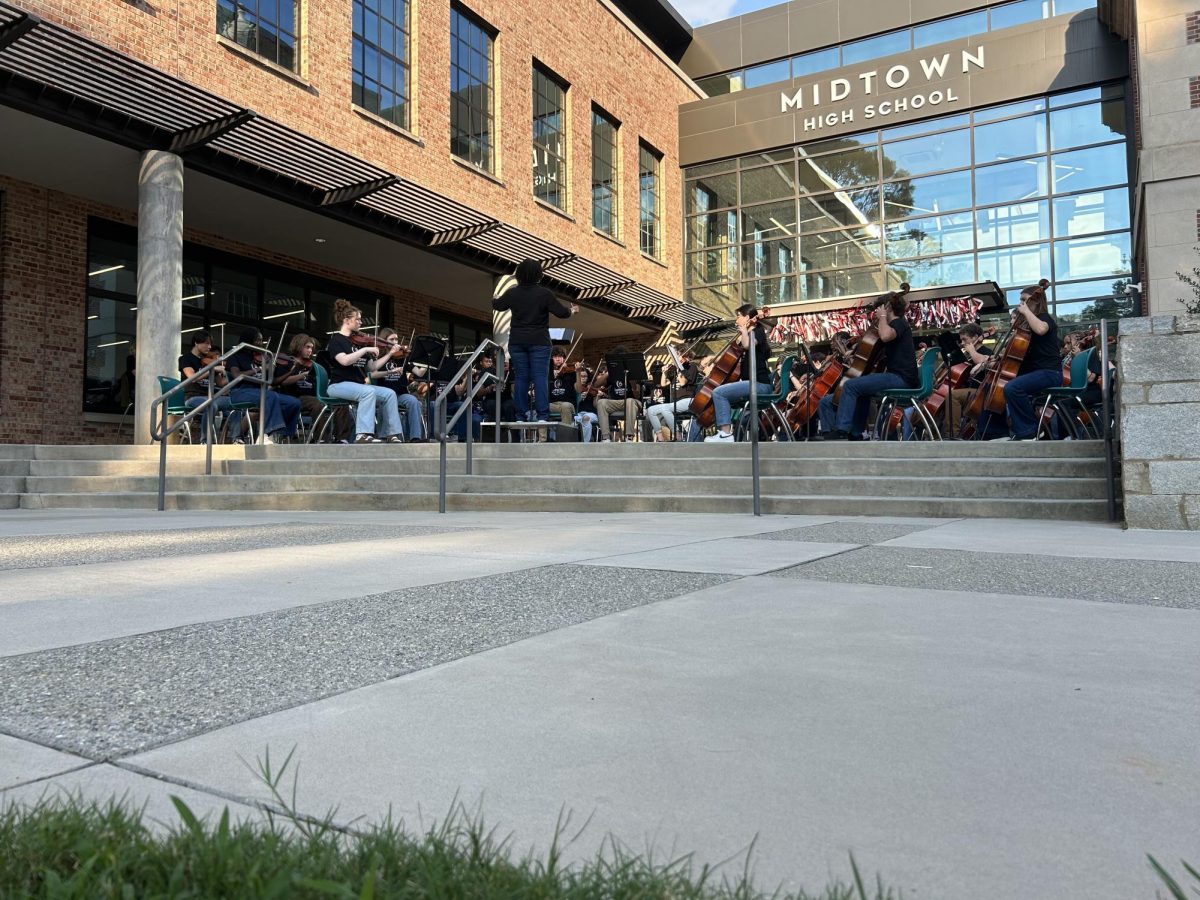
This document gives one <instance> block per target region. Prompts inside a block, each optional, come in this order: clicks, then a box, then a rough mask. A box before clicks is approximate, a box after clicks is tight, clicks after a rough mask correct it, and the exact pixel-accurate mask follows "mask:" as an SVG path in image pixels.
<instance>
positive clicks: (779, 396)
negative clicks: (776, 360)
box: [762, 353, 796, 403]
mask: <svg viewBox="0 0 1200 900" xmlns="http://www.w3.org/2000/svg"><path fill="white" fill-rule="evenodd" d="M795 362H796V354H795V353H789V354H788V355H787V356H785V357H784V358H783V362H782V363H781V364H780V366H779V390H778V391H776V392H775V393H774V394H772V395H771V396H769V397H763V398H762V402H763V403H782V402H783V400H784V398H786V397H787V395H788V393H789V392H790V391H791V390H792V380H791V379H792V365H793V364H794V363H795Z"/></svg>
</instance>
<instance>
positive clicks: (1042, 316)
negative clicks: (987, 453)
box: [1004, 278, 1063, 441]
mask: <svg viewBox="0 0 1200 900" xmlns="http://www.w3.org/2000/svg"><path fill="white" fill-rule="evenodd" d="M1049 286H1050V282H1049V281H1047V280H1046V279H1044V278H1043V279H1042V280H1041V281H1039V282H1038V283H1037V284H1036V285H1034V286H1033V287H1027V288H1025V290H1023V291H1021V302H1020V304H1018V306H1017V309H1016V311H1015V313H1014V314H1013V322H1014V324H1015V327H1017V328H1021V327H1025V328H1028V329H1029V332H1030V335H1029V349H1028V350H1026V351H1025V359H1024V360H1023V361H1022V362H1021V368H1020V371H1019V372H1018V374H1017V377H1016V378H1014V379H1013V380H1012V381H1010V382H1009V383H1008V384H1006V385H1005V386H1004V401H1005V403H1006V404H1007V406H1008V419H1009V423H1010V425H1011V427H1012V439H1013V440H1014V441H1031V440H1033V439H1034V438H1035V437H1036V436H1037V430H1038V421H1037V414H1036V413H1035V412H1034V410H1033V397H1034V395H1035V394H1040V393H1042V392H1043V391H1046V390H1049V389H1050V388H1052V387H1062V378H1063V374H1062V357H1061V356H1060V355H1059V349H1058V325H1057V323H1056V322H1055V321H1054V319H1053V317H1052V316H1051V315H1050V313H1049V312H1048V311H1047V305H1046V288H1048V287H1049Z"/></svg>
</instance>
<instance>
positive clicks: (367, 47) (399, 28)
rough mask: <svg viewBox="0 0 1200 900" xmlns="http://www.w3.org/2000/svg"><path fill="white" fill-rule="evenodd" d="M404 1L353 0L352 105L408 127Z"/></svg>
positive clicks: (405, 4) (405, 9) (406, 35)
mask: <svg viewBox="0 0 1200 900" xmlns="http://www.w3.org/2000/svg"><path fill="white" fill-rule="evenodd" d="M408 34H409V25H408V0H354V62H353V79H354V85H353V99H354V103H355V104H356V105H358V106H361V107H362V108H363V109H365V110H367V111H368V112H373V113H375V115H377V116H381V117H383V118H385V119H387V120H388V121H389V122H391V123H392V124H393V125H399V126H400V127H401V128H408V127H409V112H408V106H409V104H408V98H409V84H410V78H409V65H408V59H409V57H408Z"/></svg>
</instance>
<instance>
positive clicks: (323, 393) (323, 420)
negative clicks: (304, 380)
mask: <svg viewBox="0 0 1200 900" xmlns="http://www.w3.org/2000/svg"><path fill="white" fill-rule="evenodd" d="M312 370H313V384H314V385H315V387H314V391H315V393H316V397H317V401H318V402H319V403H320V404H321V406H322V407H324V408H323V409H322V410H321V414H320V415H319V416H317V418H316V421H315V422H313V423H312V434H313V439H314V441H315V442H316V443H318V444H319V443H321V442H322V441H324V440H325V434H326V432H328V431H329V427H330V426H331V425H332V424H333V411H334V410H335V409H338V408H339V407H343V408H347V409H348V408H349V407H351V406H353V405H354V404H352V403H351V402H350V401H349V400H339V399H338V398H337V397H330V396H329V373H328V372H326V371H325V367H324V366H322V365H321V364H320V363H319V362H314V363H313V367H312Z"/></svg>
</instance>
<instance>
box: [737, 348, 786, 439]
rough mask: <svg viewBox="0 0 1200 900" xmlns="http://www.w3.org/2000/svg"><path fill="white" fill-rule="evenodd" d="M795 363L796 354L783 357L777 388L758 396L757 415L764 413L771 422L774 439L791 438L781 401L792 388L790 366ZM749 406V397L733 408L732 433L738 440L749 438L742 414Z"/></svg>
mask: <svg viewBox="0 0 1200 900" xmlns="http://www.w3.org/2000/svg"><path fill="white" fill-rule="evenodd" d="M795 363H796V354H795V353H790V354H788V355H787V356H785V357H784V358H783V362H782V363H781V364H780V366H779V390H778V391H776V392H775V393H774V394H768V395H767V396H765V397H762V396H760V397H759V398H758V412H759V415H765V416H766V417H767V421H769V422H771V424H772V426H773V428H774V433H775V435H776V438H775V439H776V440H782V441H790V440H792V430H791V429H790V428H789V427H788V424H787V411H786V410H784V409H783V402H784V401H785V400H786V399H787V395H788V394H789V393H791V389H792V366H793V365H795ZM749 408H750V399H749V398H746V401H745V403H744V404H743V405H742V407H741V408H740V409H736V410H734V413H733V421H734V433H735V434H736V436H737V439H738V440H739V441H744V440H749V439H750V427H749V425H750V423H749V422H748V421H745V417H744V416H743V415H742V413H743V411H745V410H747V409H749Z"/></svg>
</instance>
